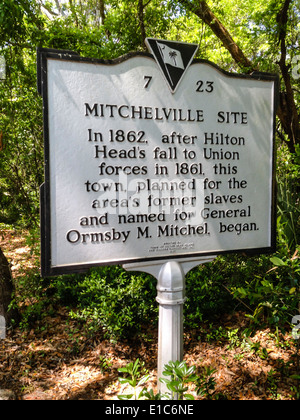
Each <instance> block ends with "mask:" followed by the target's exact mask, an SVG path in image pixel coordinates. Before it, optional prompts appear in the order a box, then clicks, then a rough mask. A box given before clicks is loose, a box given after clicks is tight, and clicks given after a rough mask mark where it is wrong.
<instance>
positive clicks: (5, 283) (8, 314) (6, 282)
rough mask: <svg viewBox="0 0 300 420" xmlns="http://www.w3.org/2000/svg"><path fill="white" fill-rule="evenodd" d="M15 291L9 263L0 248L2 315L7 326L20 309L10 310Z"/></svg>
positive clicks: (0, 299)
mask: <svg viewBox="0 0 300 420" xmlns="http://www.w3.org/2000/svg"><path fill="white" fill-rule="evenodd" d="M13 291H14V286H13V282H12V277H11V272H10V269H9V263H8V261H7V259H6V257H5V255H4V254H3V252H2V250H1V248H0V316H3V317H4V318H5V323H6V327H8V326H9V325H10V324H11V320H12V319H17V318H18V311H17V310H16V309H10V310H9V304H10V302H11V300H12V294H13Z"/></svg>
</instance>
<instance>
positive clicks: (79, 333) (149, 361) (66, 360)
mask: <svg viewBox="0 0 300 420" xmlns="http://www.w3.org/2000/svg"><path fill="white" fill-rule="evenodd" d="M25 234H26V232H23V233H22V232H16V231H11V230H2V231H1V232H0V246H1V248H2V250H3V251H4V254H5V255H6V257H7V259H8V261H9V262H10V265H11V271H12V275H13V279H14V281H15V282H16V283H17V282H18V281H20V279H21V277H22V275H24V273H28V272H30V270H36V269H37V268H36V259H35V257H34V256H32V255H31V253H30V247H29V246H28V245H27V244H26V241H25ZM50 309H51V310H49V312H48V311H47V313H45V314H44V316H43V317H42V319H41V320H39V321H36V323H35V325H34V328H32V329H31V330H30V329H29V330H28V329H20V328H19V327H16V328H14V329H10V330H8V332H7V336H6V338H5V339H2V340H0V390H1V389H2V390H4V389H5V390H11V391H13V395H14V398H15V399H20V400H45V399H47V400H112V399H117V398H118V395H123V394H126V393H128V392H130V390H129V389H128V387H127V386H125V385H121V384H120V382H119V380H118V377H119V376H120V375H121V374H120V373H119V372H118V369H119V368H120V367H124V366H126V365H127V364H128V363H129V362H132V361H135V360H136V359H137V358H139V359H140V361H141V363H143V369H144V371H145V372H146V371H147V372H148V373H149V375H150V379H149V381H148V382H147V383H146V387H147V388H148V389H150V388H152V389H153V390H154V391H156V386H157V378H156V367H157V328H156V326H154V327H153V329H152V330H149V328H148V329H147V330H145V332H144V333H143V334H140V335H139V336H138V337H136V338H135V339H134V340H132V341H126V342H118V343H111V342H110V341H109V340H105V339H104V338H103V334H102V332H101V331H99V334H96V335H93V336H92V337H90V336H89V335H88V334H86V331H85V330H84V327H83V326H82V325H79V324H78V323H77V322H76V321H74V320H71V319H70V317H69V310H68V309H67V308H66V307H53V306H52V307H51V308H50ZM249 322H250V321H249V320H248V319H247V317H246V316H245V313H243V312H236V313H234V314H229V315H227V316H226V317H222V319H221V320H216V322H214V323H203V325H201V327H199V329H198V330H193V331H185V333H184V360H185V361H186V362H187V364H188V365H189V366H192V365H193V366H196V367H197V369H198V370H199V372H204V371H205V368H206V367H210V368H212V369H214V370H215V371H214V374H213V377H214V380H215V387H214V389H213V390H212V391H211V398H213V399H217V398H222V399H230V400H271V399H277V400H292V399H295V398H297V395H299V380H297V379H295V375H299V354H298V353H297V348H296V345H297V342H295V340H293V339H292V337H291V334H290V333H286V334H285V335H283V334H282V333H280V332H278V331H271V330H270V329H261V330H257V331H256V333H255V334H254V335H253V336H251V337H248V338H247V339H246V338H242V336H241V334H239V332H240V331H243V330H244V329H245V328H246V327H247V326H248V324H249ZM224 332H226V335H225V334H224ZM190 392H191V393H193V388H191V389H190ZM297 393H298V394H297ZM194 395H195V398H196V399H204V398H207V395H206V396H205V397H198V396H196V394H194Z"/></svg>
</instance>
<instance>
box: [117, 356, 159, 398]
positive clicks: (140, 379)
mask: <svg viewBox="0 0 300 420" xmlns="http://www.w3.org/2000/svg"><path fill="white" fill-rule="evenodd" d="M142 367H143V366H142V364H141V362H140V360H139V359H136V361H135V362H134V363H133V362H131V363H129V364H128V365H127V366H126V367H124V368H120V369H118V371H119V372H120V373H124V374H125V377H120V378H119V381H120V383H121V384H126V385H129V386H130V387H131V388H132V389H133V394H124V395H118V398H119V399H120V400H130V399H132V398H134V400H139V399H141V398H142V397H145V395H146V393H147V390H146V388H144V387H143V389H142V390H139V387H141V386H142V385H144V384H145V383H146V382H147V381H148V379H149V377H150V376H149V375H143V372H142ZM150 395H151V393H149V396H150ZM152 395H153V397H154V394H153V392H152ZM151 399H152V398H151ZM154 399H156V397H154Z"/></svg>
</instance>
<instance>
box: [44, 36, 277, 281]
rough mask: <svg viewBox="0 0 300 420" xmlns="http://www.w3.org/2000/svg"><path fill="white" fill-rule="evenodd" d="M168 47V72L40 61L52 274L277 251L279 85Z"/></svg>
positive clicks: (144, 58) (150, 66) (50, 55)
mask: <svg viewBox="0 0 300 420" xmlns="http://www.w3.org/2000/svg"><path fill="white" fill-rule="evenodd" d="M157 41H158V40H157ZM158 42H159V43H160V45H159V48H161V50H159V51H160V52H159V53H160V54H161V60H162V61H161V64H160V65H158V63H157V61H156V60H157V57H156V60H155V59H153V57H152V55H150V54H132V55H128V56H125V57H123V58H121V59H118V60H115V61H103V60H91V59H87V58H82V57H80V56H77V55H75V54H74V53H68V52H64V51H51V50H41V51H40V53H39V63H40V66H39V74H40V77H39V88H40V91H41V93H42V95H43V99H44V123H45V184H44V185H43V187H42V189H41V192H42V194H41V209H42V223H41V224H42V272H43V274H44V275H52V274H59V273H67V272H74V271H80V270H84V269H86V268H88V267H90V266H96V265H102V264H120V263H133V262H143V261H146V260H170V259H173V258H176V259H180V258H183V257H187V256H189V257H190V256H193V257H194V256H195V257H196V256H204V255H215V254H218V253H224V252H237V251H243V252H266V251H271V250H273V249H274V244H275V205H274V174H273V171H274V121H275V110H276V98H277V88H278V80H277V77H276V76H274V75H269V74H261V73H259V74H254V75H252V76H249V77H248V76H247V77H246V76H239V75H234V74H229V73H226V72H224V71H222V70H220V69H219V68H217V67H216V66H215V65H213V64H211V63H209V62H206V61H201V60H200V61H199V60H194V61H193V62H192V63H190V62H189V60H188V59H187V58H185V53H184V51H182V49H180V48H181V47H180V48H178V45H177V47H176V46H174V48H172V45H170V43H169V42H166V41H158ZM164 45H165V47H167V48H168V49H167V48H164ZM154 48H155V46H154ZM163 51H165V52H164V53H163ZM172 51H173V53H172ZM174 51H175V53H176V52H178V51H179V52H180V54H181V55H180V56H179V55H177V61H174ZM171 53H172V54H171ZM164 54H167V55H164ZM189 54H190V52H189ZM192 56H193V52H192V53H191V57H192ZM175 64H176V65H175ZM163 66H165V70H163V69H162V67H163ZM160 67H161V68H160ZM174 69H175V70H176V71H175V72H174ZM164 72H165V73H167V74H170V78H169V79H168V75H167V76H166V74H163V73H164Z"/></svg>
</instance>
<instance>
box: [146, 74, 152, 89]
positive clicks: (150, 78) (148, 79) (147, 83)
mask: <svg viewBox="0 0 300 420" xmlns="http://www.w3.org/2000/svg"><path fill="white" fill-rule="evenodd" d="M144 80H146V83H145V85H144V88H145V89H147V87H148V86H149V85H150V82H151V80H152V76H144Z"/></svg>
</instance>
